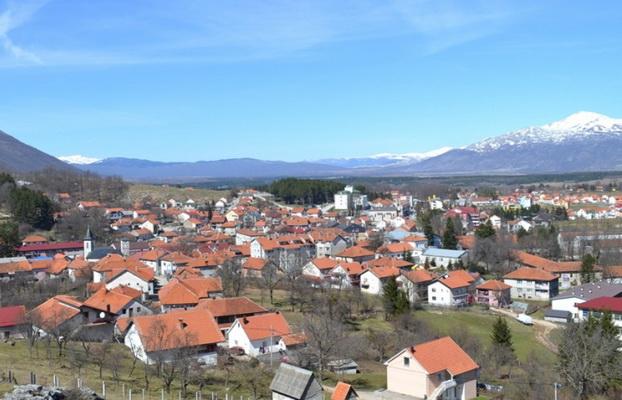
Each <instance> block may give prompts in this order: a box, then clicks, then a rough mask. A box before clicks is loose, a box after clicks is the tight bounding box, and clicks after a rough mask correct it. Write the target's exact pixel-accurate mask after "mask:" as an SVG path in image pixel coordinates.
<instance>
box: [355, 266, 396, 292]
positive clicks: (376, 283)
mask: <svg viewBox="0 0 622 400" xmlns="http://www.w3.org/2000/svg"><path fill="white" fill-rule="evenodd" d="M398 276H400V270H399V269H398V268H395V267H375V268H371V269H367V270H366V271H365V272H363V273H362V274H361V281H360V286H361V292H364V293H369V294H374V295H380V294H382V293H383V290H384V284H385V283H386V282H387V281H388V280H389V279H392V278H393V279H395V278H397V277H398Z"/></svg>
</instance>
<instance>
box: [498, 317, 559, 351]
mask: <svg viewBox="0 0 622 400" xmlns="http://www.w3.org/2000/svg"><path fill="white" fill-rule="evenodd" d="M490 311H492V312H496V313H499V314H503V315H507V316H508V317H511V318H514V319H515V318H516V314H514V313H513V312H512V311H508V310H501V309H497V308H491V309H490ZM532 320H533V328H534V333H535V336H536V340H537V341H538V342H540V343H541V344H542V345H543V346H544V347H546V348H547V349H549V350H551V351H552V352H553V353H555V354H557V345H556V344H555V343H553V341H552V340H551V332H552V331H553V330H554V329H559V328H561V327H560V326H559V325H556V324H554V323H552V322H550V321H545V320H543V319H535V318H532Z"/></svg>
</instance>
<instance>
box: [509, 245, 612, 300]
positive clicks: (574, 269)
mask: <svg viewBox="0 0 622 400" xmlns="http://www.w3.org/2000/svg"><path fill="white" fill-rule="evenodd" d="M514 255H515V257H516V260H517V262H518V263H520V264H521V265H524V266H527V267H532V268H538V269H541V270H544V271H547V272H550V273H551V274H553V275H555V276H557V277H558V278H559V289H560V290H566V289H569V288H571V287H574V286H577V285H581V284H582V283H583V281H582V276H581V261H552V260H549V259H546V258H544V257H540V256H536V255H534V254H529V253H527V252H524V251H515V252H514ZM601 278H602V268H601V267H600V266H598V265H595V266H594V279H595V280H600V279H601Z"/></svg>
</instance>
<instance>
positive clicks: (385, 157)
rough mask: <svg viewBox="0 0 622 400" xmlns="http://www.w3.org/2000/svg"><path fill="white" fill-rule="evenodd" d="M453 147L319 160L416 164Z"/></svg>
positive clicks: (359, 165)
mask: <svg viewBox="0 0 622 400" xmlns="http://www.w3.org/2000/svg"><path fill="white" fill-rule="evenodd" d="M451 149H452V148H451V147H441V148H440V149H436V150H431V151H427V152H422V153H379V154H374V155H371V156H368V157H352V158H331V159H324V160H318V161H317V162H318V163H320V164H326V165H333V166H337V167H342V168H369V167H384V166H389V165H397V164H409V165H411V164H415V163H418V162H421V161H423V160H427V159H428V158H432V157H436V156H440V155H441V154H444V153H447V152H448V151H450V150H451Z"/></svg>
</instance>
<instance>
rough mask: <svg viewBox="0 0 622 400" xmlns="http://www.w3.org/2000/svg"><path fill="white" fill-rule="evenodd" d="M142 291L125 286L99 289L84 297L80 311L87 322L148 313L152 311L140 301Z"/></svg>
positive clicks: (109, 320)
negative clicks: (86, 297)
mask: <svg viewBox="0 0 622 400" xmlns="http://www.w3.org/2000/svg"><path fill="white" fill-rule="evenodd" d="M141 297H142V292H141V291H140V290H136V289H133V288H130V287H126V286H118V287H116V288H114V289H107V288H105V287H103V288H101V289H99V290H98V291H97V292H95V293H94V294H93V295H92V296H91V297H89V298H88V299H86V300H85V301H84V303H82V306H81V307H80V311H81V312H82V314H83V315H84V316H85V317H86V320H87V321H88V322H89V323H93V322H97V323H106V322H111V321H114V320H116V319H117V318H118V317H121V316H128V317H133V316H135V315H148V314H152V311H151V310H150V309H149V307H147V306H146V305H144V304H143V303H142V302H141Z"/></svg>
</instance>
